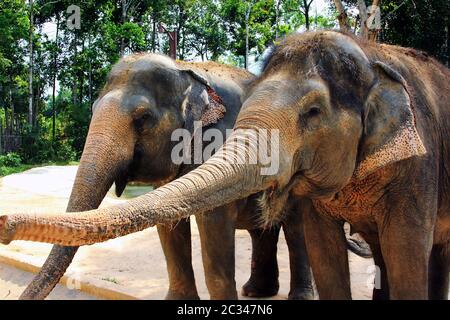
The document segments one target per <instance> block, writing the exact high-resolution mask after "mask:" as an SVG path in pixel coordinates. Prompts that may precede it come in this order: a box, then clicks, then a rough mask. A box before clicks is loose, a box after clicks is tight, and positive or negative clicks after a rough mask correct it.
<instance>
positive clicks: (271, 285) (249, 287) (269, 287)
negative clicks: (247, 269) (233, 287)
mask: <svg viewBox="0 0 450 320" xmlns="http://www.w3.org/2000/svg"><path fill="white" fill-rule="evenodd" d="M279 288H280V284H279V282H278V280H276V281H275V282H274V281H270V282H268V281H264V280H262V281H261V279H260V280H254V278H253V277H251V278H250V279H249V280H248V281H247V283H246V284H244V286H243V287H242V295H243V296H244V297H251V298H264V297H272V296H275V295H276V294H277V293H278V289H279Z"/></svg>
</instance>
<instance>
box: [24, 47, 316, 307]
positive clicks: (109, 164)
mask: <svg viewBox="0 0 450 320" xmlns="http://www.w3.org/2000/svg"><path fill="white" fill-rule="evenodd" d="M253 78H254V76H253V75H251V74H250V73H249V72H246V71H244V70H242V69H238V68H233V67H227V66H224V65H221V64H218V63H213V62H207V63H206V62H205V63H189V62H182V61H174V60H172V59H170V58H168V57H166V56H162V55H157V54H136V55H131V56H128V57H126V58H123V59H122V60H121V61H120V62H118V63H117V64H116V65H115V66H114V67H113V69H112V71H111V73H110V75H109V78H108V80H107V83H106V85H105V87H104V89H103V91H102V92H101V93H100V95H99V97H98V99H97V100H96V102H95V103H94V104H93V111H94V114H93V118H92V121H91V123H90V128H89V133H88V136H87V140H86V145H85V148H84V151H83V154H82V158H81V162H80V167H79V169H78V172H77V176H76V181H75V183H74V187H73V190H72V194H71V197H70V202H69V205H68V209H67V211H69V212H72V211H85V210H90V209H95V208H97V207H98V206H99V204H100V203H101V201H102V199H103V198H104V196H105V194H106V193H107V191H108V190H109V188H110V187H111V185H112V184H113V182H115V187H116V193H117V195H118V196H120V195H121V193H122V192H123V190H124V188H125V186H126V185H127V183H128V182H130V181H138V182H141V183H146V184H150V185H153V186H160V185H163V184H165V183H166V182H168V181H171V180H173V179H174V178H176V177H177V176H181V175H183V174H184V173H186V172H188V171H190V170H192V169H193V168H194V167H195V166H196V164H184V163H182V164H179V165H175V164H174V163H173V162H172V161H171V150H172V148H173V145H174V144H175V143H176V141H171V135H172V133H173V132H174V130H176V129H179V128H185V129H187V130H189V131H190V132H192V131H193V130H194V124H195V121H202V124H203V126H205V128H215V129H218V130H220V131H221V132H225V130H226V129H231V128H232V127H233V125H234V122H235V119H236V116H237V114H238V112H239V110H240V107H241V100H242V96H243V94H244V92H245V89H246V86H247V85H248V84H249V83H250V81H251V80H253ZM255 199H256V198H255V197H253V198H251V197H250V198H248V199H244V200H240V201H236V202H234V203H230V204H227V205H225V206H222V207H220V208H217V209H215V210H214V213H212V214H211V215H205V216H198V217H197V224H198V227H199V232H200V236H201V246H202V255H203V262H204V268H205V275H206V283H207V287H208V290H209V293H210V296H211V298H213V299H236V298H237V292H236V284H235V279H234V272H235V267H234V264H235V263H234V241H235V239H234V233H235V228H236V227H237V228H241V227H243V228H246V225H247V226H249V228H250V230H249V232H250V235H251V237H252V244H253V248H254V250H253V255H252V268H251V277H250V279H249V281H248V282H247V283H246V284H245V286H244V287H243V294H244V295H248V296H272V295H275V294H276V293H277V292H278V287H279V285H278V265H277V258H276V250H277V248H276V246H277V241H278V233H279V227H274V228H272V229H270V230H262V229H261V228H257V227H255V224H254V223H248V222H246V220H251V219H253V218H254V217H256V216H257V209H258V208H257V206H256V202H255ZM291 206H295V200H292V203H290V204H287V209H286V210H289V207H291ZM291 220H294V221H293V222H290V223H289V224H288V225H286V226H285V228H284V230H285V234H286V239H287V242H288V245H289V250H290V256H291V264H292V281H291V291H290V295H289V297H290V298H291V299H311V298H312V297H313V290H312V285H311V275H310V268H309V264H308V260H307V256H306V250H305V248H304V241H303V242H302V232H303V229H302V227H300V226H301V225H299V224H298V223H300V222H297V221H298V218H296V217H293V218H292V219H291ZM296 223H297V225H295V224H296ZM190 232H191V231H190V223H189V220H182V221H179V222H178V223H176V224H174V225H168V226H164V225H160V226H158V233H159V236H160V239H161V243H162V247H163V251H164V254H165V257H166V262H167V270H168V275H169V290H168V293H167V297H166V298H167V299H198V298H199V296H198V293H197V289H196V285H195V279H194V273H193V269H192V262H191V234H190ZM218 244H220V246H221V250H216V247H217V246H218ZM76 250H77V248H76V247H67V246H55V247H54V248H53V250H52V252H51V254H50V256H49V258H48V259H47V261H46V263H45V264H44V266H43V268H42V270H41V271H40V273H39V275H38V276H37V278H36V279H35V280H34V281H33V282H32V283H31V284H30V285H29V286H28V288H27V289H26V290H25V292H24V293H23V294H22V296H21V299H44V298H45V297H46V296H47V295H48V294H49V293H50V291H51V290H52V289H53V287H54V286H55V285H56V284H57V282H58V281H59V279H60V278H61V276H62V275H63V273H64V272H65V270H66V268H67V267H68V266H69V264H70V262H71V260H72V258H73V256H74V254H75V252H76Z"/></svg>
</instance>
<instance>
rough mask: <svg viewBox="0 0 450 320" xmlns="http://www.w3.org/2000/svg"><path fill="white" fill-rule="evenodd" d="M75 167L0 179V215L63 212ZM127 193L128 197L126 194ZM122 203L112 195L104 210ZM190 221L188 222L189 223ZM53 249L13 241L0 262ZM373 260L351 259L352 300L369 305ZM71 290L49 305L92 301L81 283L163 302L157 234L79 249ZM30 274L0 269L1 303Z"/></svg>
mask: <svg viewBox="0 0 450 320" xmlns="http://www.w3.org/2000/svg"><path fill="white" fill-rule="evenodd" d="M76 170H77V167H75V166H66V167H57V166H49V167H42V168H35V169H31V170H29V171H27V172H24V173H21V174H15V175H11V176H7V177H4V178H3V179H0V212H2V213H4V212H14V211H15V210H27V211H33V212H45V211H46V210H48V209H52V210H65V207H66V205H67V202H68V198H69V195H70V191H71V188H72V184H73V181H74V177H75V174H76ZM130 192H131V191H130ZM121 201H123V200H119V199H117V198H116V197H115V196H114V195H113V193H112V192H110V193H109V194H108V196H107V197H106V198H105V200H104V202H103V203H102V206H108V205H112V204H115V203H118V202H121ZM192 220H194V219H191V221H192ZM191 225H192V234H193V264H194V271H195V276H196V281H197V286H198V290H199V294H200V297H201V298H202V299H208V298H209V295H208V291H207V289H206V285H205V281H204V273H203V267H202V261H201V253H200V241H199V235H198V230H197V227H196V225H195V222H193V221H192V222H191ZM50 249H51V245H48V244H43V243H35V242H27V241H14V242H13V243H12V244H10V245H9V246H3V245H0V256H6V257H9V258H17V259H18V260H20V261H24V262H27V263H30V264H34V265H37V266H39V265H42V263H43V262H44V261H45V258H46V257H47V255H48V253H49V251H50ZM250 254H251V241H250V237H249V235H248V233H247V232H246V231H243V230H238V231H237V232H236V282H237V286H238V290H240V288H241V287H242V285H243V284H244V283H245V282H246V280H247V279H248V276H249V271H250ZM278 259H279V267H280V293H279V295H278V296H277V297H275V299H286V297H287V294H288V291H289V261H288V252H287V247H286V242H285V240H284V238H283V237H282V238H281V239H280V242H279V251H278ZM372 264H373V262H372V260H371V259H362V258H359V257H357V256H355V255H353V254H350V267H351V275H352V278H351V281H352V289H353V298H355V299H369V298H370V292H371V290H370V288H369V287H368V286H367V283H368V282H370V279H371V278H372V275H371V273H370V272H371V271H370V265H372ZM66 275H67V278H68V281H67V283H68V284H69V287H70V289H67V288H64V287H62V286H59V287H58V289H57V290H55V291H54V292H53V293H52V295H51V296H50V298H51V299H93V296H89V295H86V294H84V293H81V292H80V291H78V290H76V289H77V288H79V286H78V285H77V284H78V283H79V282H83V281H84V282H89V283H94V284H95V285H96V286H103V287H105V288H107V289H108V290H112V291H117V292H121V293H124V294H126V295H130V296H134V297H136V298H140V299H163V298H164V296H165V293H166V291H167V287H168V279H167V272H166V265H165V259H164V256H163V253H162V250H161V245H160V243H159V238H158V235H157V232H156V228H151V229H147V230H144V231H142V232H138V233H135V234H131V235H128V236H125V237H122V238H119V239H114V240H110V241H107V242H104V243H100V244H96V245H92V246H85V247H82V248H81V249H80V250H79V251H78V253H77V255H76V257H75V260H74V263H73V264H72V265H71V266H70V268H69V269H68V271H67V273H66ZM31 278H32V275H31V274H30V273H26V272H21V271H18V270H16V269H14V268H11V267H8V266H6V265H3V264H0V299H1V298H3V299H5V298H6V299H15V298H17V297H18V296H19V295H20V293H21V292H22V290H23V289H24V288H25V286H26V284H27V283H28V282H29V281H30V280H31Z"/></svg>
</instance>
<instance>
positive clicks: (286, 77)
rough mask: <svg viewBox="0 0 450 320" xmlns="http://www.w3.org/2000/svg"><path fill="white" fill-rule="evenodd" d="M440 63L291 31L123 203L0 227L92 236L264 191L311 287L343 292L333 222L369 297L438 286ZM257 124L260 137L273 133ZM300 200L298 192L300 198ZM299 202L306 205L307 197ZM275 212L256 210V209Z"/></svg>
mask: <svg viewBox="0 0 450 320" xmlns="http://www.w3.org/2000/svg"><path fill="white" fill-rule="evenodd" d="M449 78H450V71H449V70H448V69H447V68H446V67H444V66H443V65H441V64H439V63H438V62H436V61H435V60H433V59H432V58H430V57H428V56H426V55H425V54H422V53H420V52H417V51H415V50H413V49H406V48H400V47H395V46H388V45H379V44H375V43H365V42H358V40H356V39H354V38H352V37H351V36H348V35H345V34H341V33H338V32H332V31H323V32H317V33H313V32H312V33H305V34H301V35H295V36H292V37H289V38H287V39H286V40H285V41H283V42H282V43H281V44H280V45H279V46H278V47H277V48H276V49H275V50H274V52H273V54H272V55H271V56H270V57H269V58H268V59H267V62H266V65H265V68H264V72H263V75H262V76H261V77H260V78H259V79H258V80H257V81H256V82H255V83H254V84H253V85H252V87H251V88H250V89H249V92H248V95H247V99H246V101H245V102H244V105H243V106H242V109H241V112H240V113H239V116H238V119H237V121H236V124H235V128H234V131H233V133H232V134H231V136H230V137H229V138H228V140H227V141H226V143H225V144H224V145H223V146H222V147H221V148H220V150H219V151H217V152H216V153H215V155H214V156H212V157H211V158H210V159H208V161H206V162H205V163H204V164H203V165H201V166H200V167H198V168H196V169H195V170H193V171H191V172H189V173H188V174H186V175H184V176H183V177H181V178H179V179H176V180H175V181H173V182H171V183H168V184H167V185H164V186H162V187H160V188H159V189H157V190H155V191H154V192H151V193H148V194H146V195H143V196H141V197H139V198H136V199H133V200H131V201H129V202H128V203H126V204H122V205H119V206H114V207H110V208H105V209H99V210H93V211H89V212H80V213H69V214H61V213H56V214H48V215H44V216H42V215H29V214H16V215H10V216H3V217H1V218H0V221H1V225H2V228H1V229H0V230H2V231H1V239H2V241H3V242H5V243H8V242H9V241H11V240H13V239H40V238H41V237H42V236H41V234H48V235H49V236H51V237H52V239H51V241H53V242H61V243H65V244H73V245H81V244H88V243H94V242H98V241H104V240H106V239H110V238H114V237H117V236H120V235H125V234H128V233H131V232H135V231H138V230H142V229H144V228H147V227H150V226H153V225H156V224H160V223H171V222H172V221H174V220H178V219H181V218H185V217H187V216H189V215H191V214H194V213H198V212H205V211H207V210H210V209H211V208H214V207H217V206H220V205H223V204H226V203H229V202H230V201H233V200H235V199H238V198H243V197H246V196H248V195H249V194H253V193H256V192H260V191H263V192H264V195H265V196H263V197H262V198H261V199H264V201H265V202H266V203H265V204H263V205H262V207H263V208H270V209H274V208H279V206H278V205H277V202H278V201H280V199H283V198H285V197H286V194H287V193H291V194H293V195H296V196H298V197H302V198H305V200H304V203H303V205H302V209H303V212H305V215H304V223H305V240H306V245H307V251H308V255H309V258H310V263H311V266H312V269H313V273H314V278H315V282H316V285H317V289H318V292H319V296H320V298H322V299H348V298H351V292H350V280H349V266H348V259H347V251H346V243H345V237H344V236H343V234H342V224H343V223H344V221H348V222H350V223H351V224H352V227H353V228H354V229H355V230H356V231H359V232H360V233H361V234H362V235H363V237H364V238H365V239H366V240H367V241H368V242H369V244H370V246H371V249H372V252H373V255H374V259H375V263H376V264H377V266H378V267H379V269H380V272H381V274H380V277H381V287H378V286H377V287H376V288H375V289H374V298H378V299H382V298H391V299H426V298H432V299H446V298H447V295H448V285H449V282H448V281H449V262H450V261H449V255H450V252H449V249H450V246H449V243H450V175H449V173H450V140H449V139H448V137H450V107H449V106H450V100H449V93H450V83H449V81H448V79H449ZM260 129H276V132H278V136H279V139H278V140H279V141H278V142H279V143H278V145H279V150H278V155H279V157H278V159H279V164H278V170H277V171H276V172H275V174H271V175H270V174H269V175H264V174H262V170H261V169H262V167H263V164H262V162H261V161H260V160H259V159H258V154H259V152H258V150H257V149H258V148H259V147H260V146H261V144H264V143H259V142H258V143H255V141H258V139H256V138H255V136H256V135H258V132H259V131H260ZM270 137H271V136H270V135H268V136H267V139H266V140H267V141H264V142H266V143H265V144H267V145H270V146H272V145H273V144H275V145H276V144H277V141H276V139H273V141H272V139H271V138H270ZM308 199H309V200H308ZM308 208H309V209H308ZM279 214H281V210H280V211H279V212H274V210H269V211H265V212H263V215H264V216H265V217H266V219H267V220H269V221H271V220H276V219H277V218H278V217H279Z"/></svg>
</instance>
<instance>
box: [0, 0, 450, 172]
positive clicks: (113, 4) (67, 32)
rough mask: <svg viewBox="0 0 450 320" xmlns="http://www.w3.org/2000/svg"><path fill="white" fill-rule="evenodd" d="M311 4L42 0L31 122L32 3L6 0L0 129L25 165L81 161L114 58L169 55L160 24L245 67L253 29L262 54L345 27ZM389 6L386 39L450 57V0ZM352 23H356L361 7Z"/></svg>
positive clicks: (183, 45) (284, 0)
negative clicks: (76, 23) (278, 44)
mask: <svg viewBox="0 0 450 320" xmlns="http://www.w3.org/2000/svg"><path fill="white" fill-rule="evenodd" d="M314 1H315V0H314ZM356 2H357V1H356V0H346V1H344V3H345V5H346V7H347V9H350V8H355V6H356ZM371 2H372V1H369V0H367V1H366V3H367V4H370V3H371ZM277 3H279V7H278V9H279V10H278V15H277V10H276V8H277ZM305 3H309V0H308V1H306V2H305V1H303V0H278V1H276V0H168V1H166V0H142V1H136V0H120V1H119V0H116V1H111V0H83V1H78V2H77V1H75V2H73V1H72V0H58V1H48V0H35V1H34V6H33V14H34V17H35V19H34V21H33V24H32V25H33V26H34V27H33V33H32V34H33V57H34V59H33V64H34V65H33V69H34V72H33V78H32V79H33V92H32V93H31V94H32V98H33V102H34V103H33V107H34V108H33V109H34V110H33V111H34V113H33V124H32V125H31V126H30V125H29V124H28V121H27V119H28V112H29V110H28V104H29V101H28V99H29V95H30V92H29V62H30V52H29V48H28V45H29V32H30V25H31V24H30V17H29V14H30V9H31V8H30V2H29V1H23V0H2V1H0V128H1V129H2V130H3V133H7V134H8V135H13V136H22V147H21V149H20V150H17V153H18V154H19V155H20V157H21V160H22V161H23V162H24V163H37V162H47V161H71V160H74V159H77V158H79V157H80V155H81V152H82V150H83V147H84V142H85V137H86V135H87V131H88V127H89V121H90V119H91V116H92V115H91V106H92V103H93V102H94V101H95V99H96V97H97V96H98V94H99V92H100V91H101V89H102V87H103V86H104V83H105V80H106V77H107V74H108V72H109V71H110V70H111V66H112V65H113V64H114V63H116V62H117V61H118V60H119V58H120V56H121V55H122V54H124V55H128V54H132V53H134V52H139V51H147V52H148V51H150V52H159V53H164V54H167V53H168V49H169V45H168V36H167V34H166V33H164V32H161V33H160V32H159V31H160V30H159V25H160V24H161V25H162V26H164V27H165V28H166V29H167V30H169V31H174V32H176V34H177V39H178V43H177V45H178V46H177V47H178V49H177V57H178V58H179V59H186V60H216V61H220V62H223V63H227V64H231V65H235V66H240V67H243V66H244V63H245V53H246V41H245V39H246V30H247V28H248V47H249V52H250V55H251V56H252V57H253V58H255V59H257V58H258V56H260V55H261V53H262V52H263V51H264V49H265V48H266V47H267V46H268V45H270V44H271V43H273V42H275V41H276V39H275V37H276V36H278V40H280V39H282V38H283V36H285V35H287V34H289V33H292V32H297V31H302V30H304V29H305V28H306V22H307V18H306V17H309V19H308V21H309V24H310V28H311V29H322V28H333V27H335V26H336V25H337V23H336V22H337V21H336V16H337V15H336V12H335V10H334V9H333V1H331V0H327V1H326V3H328V4H329V7H330V10H329V11H323V12H321V13H320V14H318V13H316V12H313V10H312V8H310V10H309V11H308V12H306V11H305ZM72 4H76V5H78V6H80V8H81V29H75V30H71V29H69V28H68V26H67V24H66V19H67V17H68V14H67V12H66V9H67V7H68V6H69V5H72ZM381 4H382V7H381V15H382V30H381V32H380V38H381V40H382V41H383V42H387V43H393V44H399V45H403V46H409V47H414V48H418V49H421V50H425V51H426V52H428V53H429V54H431V55H433V56H435V57H437V58H438V59H440V60H441V61H442V62H444V63H447V65H448V64H449V49H448V37H449V33H448V32H449V31H448V25H449V10H450V9H449V7H450V3H449V1H448V0H421V1H417V0H414V1H408V0H407V1H404V0H382V1H381ZM400 4H401V6H400V7H398V6H399V5H400ZM123 9H126V10H125V11H124V10H123ZM353 12H355V11H353ZM247 13H248V14H249V16H248V20H247V19H246V14H247ZM348 13H349V15H350V11H349V10H348ZM351 21H352V22H353V23H354V22H355V21H356V17H355V14H353V15H352V17H351ZM49 25H50V26H53V30H51V31H50V32H49V31H48V30H46V27H48V26H49ZM54 29H57V30H54ZM44 30H45V32H44ZM56 34H57V35H58V37H57V38H56ZM250 61H252V60H250ZM54 88H55V97H53V94H52V93H53V89H54ZM53 101H54V103H53ZM53 115H54V116H55V119H54V120H55V121H54V123H55V125H54V126H53ZM0 134H2V132H0ZM4 168H13V167H9V166H4Z"/></svg>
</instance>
